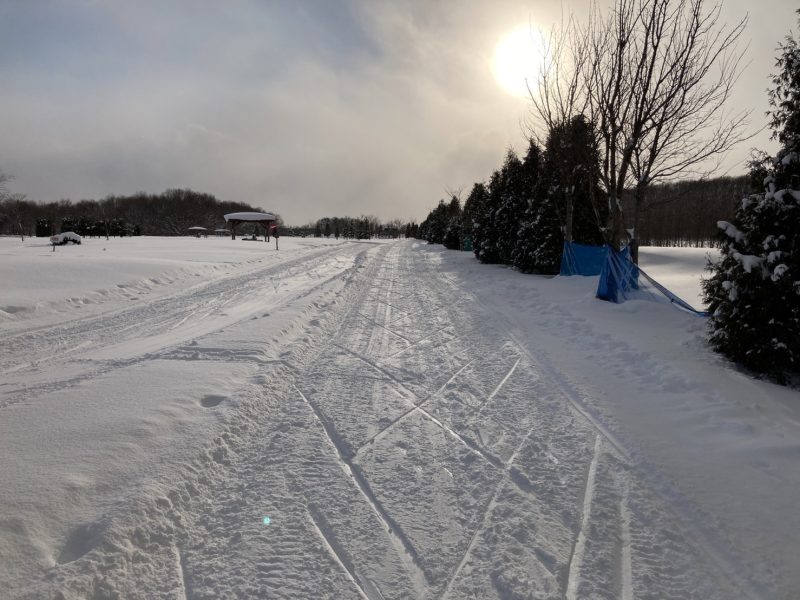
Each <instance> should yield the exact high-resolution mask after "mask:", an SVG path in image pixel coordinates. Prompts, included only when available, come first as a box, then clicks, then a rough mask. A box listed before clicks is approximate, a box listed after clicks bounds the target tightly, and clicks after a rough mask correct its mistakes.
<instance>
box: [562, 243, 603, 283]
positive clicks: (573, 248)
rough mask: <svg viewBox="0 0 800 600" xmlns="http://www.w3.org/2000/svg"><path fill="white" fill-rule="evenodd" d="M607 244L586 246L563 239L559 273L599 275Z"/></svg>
mask: <svg viewBox="0 0 800 600" xmlns="http://www.w3.org/2000/svg"><path fill="white" fill-rule="evenodd" d="M606 252H608V246H587V245H586V244H576V243H575V242H567V241H566V240H565V241H564V250H563V252H562V253H561V271H560V272H559V274H560V275H600V271H601V270H602V268H603V264H604V263H605V261H606Z"/></svg>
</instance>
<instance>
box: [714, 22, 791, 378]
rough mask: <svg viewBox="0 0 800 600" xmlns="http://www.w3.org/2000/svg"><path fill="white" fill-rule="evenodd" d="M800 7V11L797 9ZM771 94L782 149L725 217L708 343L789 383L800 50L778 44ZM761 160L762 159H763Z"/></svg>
mask: <svg viewBox="0 0 800 600" xmlns="http://www.w3.org/2000/svg"><path fill="white" fill-rule="evenodd" d="M798 12H799V13H800V11H798ZM780 51H781V55H780V57H779V58H778V60H777V63H776V65H777V67H778V69H779V70H780V72H779V74H778V75H776V76H774V77H773V84H774V85H775V88H774V89H773V90H772V91H771V92H770V98H769V99H770V105H771V106H772V110H771V111H770V115H771V117H772V119H771V123H770V124H771V127H772V129H773V138H777V139H778V140H779V141H780V142H781V144H782V148H781V150H780V152H779V153H778V155H777V157H776V158H775V160H774V161H773V163H772V165H770V166H769V168H768V171H769V173H768V175H767V177H766V178H765V180H764V185H765V186H766V191H765V193H763V194H757V195H753V196H750V197H748V198H745V199H744V200H743V201H742V202H741V204H740V205H739V208H738V210H737V211H736V217H735V220H734V222H733V223H726V222H723V221H721V222H720V223H719V226H720V228H721V229H722V232H723V233H722V237H723V240H724V241H723V245H722V260H721V261H720V262H719V263H718V264H713V263H710V264H709V270H710V271H711V273H712V276H711V278H710V279H708V280H707V281H705V282H704V284H703V290H704V293H705V299H706V302H708V305H709V310H710V312H711V319H710V322H709V328H710V338H709V339H710V343H711V345H712V346H713V347H714V348H715V349H716V350H717V351H719V352H721V353H723V354H725V355H726V356H728V357H729V358H731V359H732V360H734V361H736V362H739V363H741V364H742V365H744V366H746V367H748V368H750V369H753V370H754V371H757V372H760V373H766V374H768V375H771V376H773V377H774V378H775V379H776V380H777V381H779V382H786V381H787V379H788V378H789V377H790V374H792V373H797V372H798V371H800V227H798V223H800V189H799V188H800V185H799V184H800V181H799V179H800V48H799V47H798V43H797V40H795V39H793V38H792V37H788V38H787V41H786V43H785V44H783V45H781V46H780ZM761 164H762V166H763V163H761Z"/></svg>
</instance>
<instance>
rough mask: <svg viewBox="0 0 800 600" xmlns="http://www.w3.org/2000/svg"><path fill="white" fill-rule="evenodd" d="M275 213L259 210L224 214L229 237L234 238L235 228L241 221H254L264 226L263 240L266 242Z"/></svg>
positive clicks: (273, 222) (274, 219)
mask: <svg viewBox="0 0 800 600" xmlns="http://www.w3.org/2000/svg"><path fill="white" fill-rule="evenodd" d="M276 220H277V219H276V217H275V215H273V214H272V213H260V212H238V213H228V214H227V215H225V222H226V223H228V224H229V225H230V227H231V239H232V240H235V239H236V228H237V227H238V226H239V225H241V224H242V223H256V224H258V225H261V226H262V227H263V228H264V241H265V242H266V241H267V239H268V237H269V231H270V229H271V228H272V227H273V226H274V224H275V221H276Z"/></svg>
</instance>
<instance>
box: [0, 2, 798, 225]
mask: <svg viewBox="0 0 800 600" xmlns="http://www.w3.org/2000/svg"><path fill="white" fill-rule="evenodd" d="M563 5H564V6H565V7H566V9H569V8H570V7H573V9H574V10H575V11H576V12H577V13H578V14H580V12H581V11H582V10H585V7H586V6H587V5H588V1H581V0H573V1H572V2H569V1H568V0H565V1H564V2H563ZM796 7H797V3H796V1H795V0H761V1H760V2H759V3H757V4H756V3H753V2H750V1H748V0H726V2H725V9H724V18H725V19H726V21H728V22H733V21H735V20H737V19H739V18H741V17H742V16H744V15H745V14H746V12H747V11H748V10H750V11H751V12H750V22H749V25H748V28H747V31H746V33H745V41H746V42H749V44H750V50H749V54H748V60H749V66H748V67H747V69H746V71H745V73H744V75H743V77H742V79H741V81H740V83H739V85H738V87H737V90H736V98H735V106H734V108H738V109H752V110H753V116H752V119H751V128H752V129H753V130H758V129H760V128H761V127H763V126H764V124H765V123H766V118H765V117H764V111H765V110H766V109H767V103H766V92H765V90H766V89H767V87H768V85H769V81H768V78H767V77H768V74H769V73H770V72H771V71H772V70H773V63H774V58H775V47H776V45H777V43H778V42H779V41H780V40H781V39H782V38H783V37H784V36H785V35H786V34H787V33H788V32H789V31H790V29H791V28H793V27H794V26H795V24H796V18H795V15H794V13H793V11H794V9H795V8H796ZM561 12H562V2H559V1H558V0H532V1H527V2H523V1H510V0H505V1H492V2H488V1H485V0H452V1H433V0H417V1H414V0H402V1H392V2H390V1H388V0H387V1H380V0H363V1H359V0H352V1H350V0H314V1H300V0H285V1H279V0H274V1H270V0H251V1H246V0H225V1H219V0H215V1H210V0H209V1H204V0H191V1H189V0H187V1H185V2H180V1H175V2H170V1H167V0H160V1H149V0H136V1H122V0H120V1H119V2H114V1H112V0H74V1H67V0H64V1H44V0H42V1H39V0H29V1H23V0H19V1H17V0H0V74H2V87H3V92H2V94H0V169H1V170H2V171H3V172H5V173H7V174H11V175H13V176H14V180H13V182H12V184H11V186H10V188H11V191H13V192H20V193H24V194H27V195H28V196H29V197H30V198H32V199H35V200H42V201H51V200H58V199H60V198H71V199H73V200H78V199H81V198H100V197H103V196H105V195H108V194H128V193H132V192H135V191H139V190H143V191H147V192H156V193H157V192H161V191H163V190H165V189H167V188H170V187H190V188H192V189H195V190H198V191H205V192H210V193H213V194H215V195H216V196H217V197H218V198H220V199H224V200H237V201H243V202H248V203H250V204H252V205H254V206H261V207H262V208H264V209H267V210H274V211H276V212H278V213H280V214H281V215H282V216H283V217H284V219H285V220H286V221H287V222H288V223H292V224H300V223H305V222H307V221H310V220H312V219H316V218H318V217H322V216H326V215H331V216H332V215H344V214H349V215H359V214H362V213H363V214H373V215H376V216H378V217H381V218H384V219H388V218H393V217H399V218H402V219H417V220H419V219H421V218H424V216H425V215H426V214H427V211H428V210H429V209H430V208H432V207H433V206H434V205H435V204H436V202H437V201H438V199H439V198H441V197H443V196H444V193H445V189H458V188H460V187H463V188H464V189H465V190H468V189H469V187H470V186H471V185H472V183H473V182H475V181H480V180H484V179H487V178H488V177H489V175H490V174H491V172H492V170H493V169H495V168H496V167H498V166H499V165H500V163H501V161H502V159H503V156H504V154H505V151H506V148H508V147H509V146H511V147H514V148H516V149H517V150H519V151H523V150H524V146H525V145H526V142H525V131H524V128H523V127H522V125H521V124H522V123H523V122H524V121H525V118H526V114H527V111H528V105H527V102H526V101H525V100H524V99H522V98H519V97H515V96H512V95H510V94H508V93H507V92H505V91H504V90H503V89H502V88H501V87H500V86H499V85H498V84H497V82H496V80H495V77H494V76H493V74H492V69H491V64H492V56H493V53H494V48H495V45H496V44H497V42H498V40H499V39H500V38H501V37H502V36H503V35H504V34H506V33H507V32H509V31H510V30H512V29H514V27H515V26H517V25H519V24H521V23H526V22H528V21H530V22H531V23H533V25H534V26H537V27H543V28H548V27H550V26H551V25H552V24H553V23H555V22H557V21H559V20H560V15H561ZM751 146H758V147H762V148H765V149H767V150H770V151H774V145H773V144H771V143H770V142H769V140H768V133H767V132H762V133H761V134H759V135H758V136H757V137H756V138H754V139H753V140H751V141H750V142H747V143H745V144H743V145H742V147H740V148H739V149H737V150H736V151H735V152H733V153H732V154H731V156H730V157H729V159H728V161H727V163H726V168H727V169H728V170H729V171H730V172H731V173H732V174H738V173H740V172H743V171H744V164H743V163H744V161H745V159H746V157H747V155H748V150H749V148H750V147H751Z"/></svg>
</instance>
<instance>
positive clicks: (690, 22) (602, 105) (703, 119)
mask: <svg viewBox="0 0 800 600" xmlns="http://www.w3.org/2000/svg"><path fill="white" fill-rule="evenodd" d="M721 9H722V6H721V3H719V4H714V5H711V6H710V7H708V2H707V1H706V0H616V2H615V5H614V6H613V8H611V9H610V10H609V11H608V12H607V13H605V14H604V13H602V12H601V10H600V8H599V7H598V6H597V5H594V6H593V8H592V9H591V11H590V13H589V15H590V16H589V19H588V22H587V23H584V24H578V23H576V22H575V21H574V20H570V21H569V22H568V23H567V25H566V27H563V28H562V29H560V30H556V31H554V32H553V35H552V36H551V38H550V42H549V47H548V52H549V54H548V55H547V56H548V58H547V59H546V60H545V64H544V68H543V70H542V73H541V76H540V79H539V85H538V88H537V90H536V92H537V93H535V94H534V93H532V94H531V96H532V100H533V110H534V115H535V117H536V118H537V121H538V122H539V125H540V126H542V125H543V126H545V127H547V128H550V127H552V125H553V124H554V123H556V122H557V121H558V120H559V119H565V118H569V117H571V116H572V114H571V113H573V112H576V111H580V112H581V113H582V114H585V115H586V116H587V118H589V119H590V120H591V122H592V123H593V125H594V127H595V131H596V135H597V138H598V144H599V147H600V149H601V161H602V164H601V168H600V175H601V184H602V187H603V191H604V194H605V196H606V198H605V200H606V202H607V203H608V208H609V219H608V222H607V223H606V227H605V235H606V239H607V240H608V242H609V243H610V244H611V245H613V246H614V247H617V248H619V247H621V246H622V245H623V244H624V243H625V242H626V241H627V239H628V234H627V232H626V230H625V220H624V218H623V214H622V207H621V198H622V195H623V192H624V191H625V190H626V189H631V188H633V189H634V190H635V197H636V199H637V207H638V205H640V204H641V202H642V201H643V200H644V197H645V194H646V191H647V186H648V185H650V184H651V183H652V182H654V181H658V180H670V179H674V178H676V177H678V176H680V175H691V176H693V177H703V176H708V175H710V174H711V173H712V172H713V171H714V170H715V169H716V168H717V167H718V166H719V162H720V161H721V160H722V158H724V155H725V154H726V153H727V151H728V150H729V149H730V148H731V147H732V146H734V145H735V144H736V143H738V142H740V141H742V140H743V139H746V138H747V137H748V136H747V134H745V133H744V125H745V123H746V120H747V117H748V116H749V113H747V112H745V113H740V114H734V115H732V114H730V113H729V112H728V111H726V110H725V105H726V102H727V100H728V99H729V97H730V94H731V91H732V88H733V85H734V84H735V83H736V81H737V79H738V78H739V75H740V73H741V60H742V56H743V54H744V50H743V49H742V48H741V47H740V45H739V38H740V36H741V33H742V31H743V30H744V28H745V25H746V23H747V19H746V18H743V19H742V20H741V21H738V22H737V23H736V24H734V25H733V26H726V25H725V24H723V23H721V20H720V14H721ZM637 212H638V211H634V215H632V216H634V220H633V221H634V222H633V223H632V225H633V226H634V227H635V226H636V223H635V221H636V218H635V217H636V213H637ZM634 246H635V244H634Z"/></svg>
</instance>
